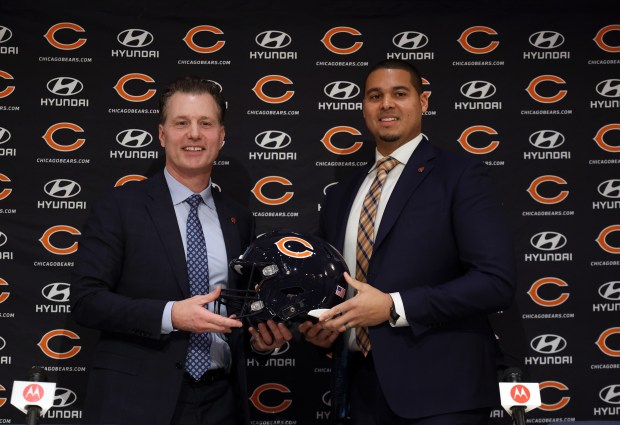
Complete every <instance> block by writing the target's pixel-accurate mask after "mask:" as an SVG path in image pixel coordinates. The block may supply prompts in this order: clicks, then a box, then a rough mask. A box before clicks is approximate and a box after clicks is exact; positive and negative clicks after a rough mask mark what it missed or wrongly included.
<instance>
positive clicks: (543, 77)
mask: <svg viewBox="0 0 620 425" xmlns="http://www.w3.org/2000/svg"><path fill="white" fill-rule="evenodd" d="M543 81H552V82H554V83H558V84H566V81H564V80H563V79H562V78H560V77H558V76H556V75H540V76H538V77H536V78H534V79H533V80H532V81H530V84H529V85H528V86H527V88H526V89H525V91H526V92H528V93H529V95H530V96H531V97H532V99H534V100H535V101H537V102H540V103H555V102H558V101H560V100H562V99H564V96H566V93H568V92H567V91H566V90H560V91H558V92H557V93H556V94H555V95H553V96H548V97H545V96H541V95H539V94H538V92H536V86H538V84H540V83H542V82H543Z"/></svg>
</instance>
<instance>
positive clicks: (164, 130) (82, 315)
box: [71, 77, 292, 425]
mask: <svg viewBox="0 0 620 425" xmlns="http://www.w3.org/2000/svg"><path fill="white" fill-rule="evenodd" d="M225 108H226V106H225V101H224V98H223V97H222V94H221V93H220V90H219V88H218V86H217V85H215V84H213V83H212V82H210V81H209V80H206V79H200V78H195V77H187V78H180V79H178V80H175V81H173V82H172V83H171V84H170V85H169V86H168V87H166V88H165V89H164V90H163V92H162V95H161V99H160V124H159V140H160V143H161V145H162V147H163V148H164V150H165V153H166V165H165V169H164V170H162V171H160V172H158V173H157V174H155V175H154V176H153V177H151V178H149V179H147V180H145V181H143V182H139V183H130V184H126V185H124V186H122V187H120V188H116V189H113V190H111V191H109V192H108V193H106V194H105V195H104V196H103V197H102V198H101V199H100V200H99V201H98V202H96V203H95V204H94V206H93V208H92V211H91V214H90V216H89V218H88V221H87V223H86V225H85V227H84V229H83V232H82V238H81V240H80V242H79V244H80V245H79V250H78V257H77V259H76V266H75V269H74V273H73V278H72V287H71V305H72V312H73V315H74V317H75V319H76V321H77V322H78V323H79V324H81V325H84V326H87V327H90V328H94V329H97V330H99V331H100V339H99V343H98V345H97V347H96V349H95V353H94V359H93V364H92V367H91V369H90V371H89V382H88V388H87V394H86V402H85V420H86V421H87V422H88V423H91V424H93V423H96V424H117V425H136V424H150V425H169V424H174V425H198V424H200V425H203V424H204V425H236V424H240V423H244V422H245V423H247V421H248V414H247V413H248V408H247V400H248V396H247V394H246V388H245V382H246V380H245V360H244V356H243V352H244V342H245V343H246V344H247V341H244V340H245V338H243V330H242V324H241V321H239V320H237V319H235V318H234V316H232V317H227V315H220V314H218V312H217V311H212V310H209V309H208V308H206V307H207V306H209V305H213V304H212V302H213V301H214V300H216V299H217V298H218V297H219V295H220V292H221V288H222V287H223V286H227V287H229V288H236V287H237V282H236V281H235V278H234V274H233V273H231V272H230V271H229V268H228V262H229V261H230V260H231V259H233V258H236V257H237V256H238V255H239V254H241V253H242V252H243V250H244V249H245V247H246V246H248V245H249V244H250V242H251V241H252V240H253V238H254V220H253V217H252V215H251V214H250V212H249V211H247V209H246V208H244V207H242V206H241V205H240V204H237V203H236V202H234V201H233V200H232V199H230V198H228V197H225V196H224V195H223V194H221V193H219V192H218V191H216V190H212V187H211V170H212V167H213V162H214V161H215V159H216V158H217V155H218V153H219V151H220V149H221V147H222V145H223V144H224V134H225V132H224V115H225V111H226V109H225ZM190 198H193V199H194V200H195V205H194V206H193V207H192V206H190V204H189V203H188V202H189V199H190ZM186 201H187V202H186ZM192 211H193V213H192ZM190 215H193V216H196V215H197V217H198V221H194V222H193V223H192V224H190V221H188V217H189V216H190ZM189 229H191V230H192V232H190V231H189ZM188 239H191V240H197V241H199V240H200V239H204V240H205V244H200V243H198V244H199V245H202V246H206V252H204V250H203V251H201V253H204V255H201V256H199V258H202V259H207V260H208V261H206V262H207V265H208V268H207V267H204V268H203V270H202V272H201V273H192V274H191V276H194V275H195V274H197V275H199V278H200V280H201V283H202V284H204V286H205V289H206V288H209V289H208V291H207V290H205V291H204V292H206V293H202V292H201V293H196V291H193V290H192V291H190V284H189V283H188V282H189V277H188V269H189V268H190V258H189V257H191V255H190V249H189V247H188V245H190V244H189V243H188ZM194 245H195V244H192V246H194ZM191 252H194V250H193V248H192V250H191ZM186 256H187V257H188V258H187V259H186ZM186 260H187V262H186ZM197 263H199V265H198V266H199V267H202V266H203V265H204V263H205V261H198V262H197ZM243 289H245V288H243ZM192 292H194V296H191V293H192ZM230 313H234V312H228V314H230ZM258 328H259V329H255V328H250V329H249V331H250V333H251V335H252V339H251V341H250V344H251V345H252V347H253V348H254V349H256V350H259V351H265V350H269V349H273V348H276V347H279V346H281V345H282V344H284V342H285V341H286V340H289V339H290V338H291V337H292V335H291V334H290V332H289V331H288V330H287V329H286V327H285V326H284V325H283V324H279V325H276V324H274V323H273V322H271V321H270V322H267V323H266V324H265V323H261V324H259V325H258ZM258 330H260V333H259V332H258ZM192 334H195V335H197V334H203V335H204V336H205V339H204V341H208V343H207V344H203V346H202V347H201V348H196V350H199V349H200V350H204V351H202V352H200V353H199V355H198V356H197V359H198V361H199V362H198V363H200V362H201V361H203V364H205V365H206V366H205V368H206V369H208V370H206V371H203V370H200V371H198V372H196V371H195V370H193V369H192V368H190V367H189V365H190V364H193V363H194V362H193V361H190V360H189V358H188V360H186V356H187V353H188V345H189V341H190V335H192ZM207 336H208V338H207ZM192 350H193V348H192ZM189 371H192V375H190V373H189ZM203 372H204V373H203Z"/></svg>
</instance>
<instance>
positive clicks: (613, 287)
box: [598, 280, 620, 301]
mask: <svg viewBox="0 0 620 425" xmlns="http://www.w3.org/2000/svg"><path fill="white" fill-rule="evenodd" d="M598 294H599V295H600V296H601V297H603V298H605V299H606V300H609V301H620V281H617V280H616V281H614V282H607V283H604V284H602V285H601V286H600V287H599V288H598Z"/></svg>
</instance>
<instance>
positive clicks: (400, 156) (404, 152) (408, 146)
mask: <svg viewBox="0 0 620 425" xmlns="http://www.w3.org/2000/svg"><path fill="white" fill-rule="evenodd" d="M425 137H426V136H425V135H424V134H422V133H420V134H418V135H417V136H416V137H414V138H413V139H411V140H410V141H408V142H407V143H405V144H404V145H402V146H401V147H399V148H398V149H396V150H395V151H394V152H392V153H391V154H390V155H389V156H391V157H392V158H394V159H397V160H398V162H399V163H401V164H403V165H406V164H407V161H409V158H411V155H413V152H414V151H415V150H416V148H417V147H418V145H419V144H420V142H421V141H422V139H423V138H425ZM381 158H383V155H381V153H379V151H378V150H377V149H375V164H374V165H373V166H372V168H371V169H370V170H369V171H368V173H371V172H373V171H374V170H375V168H377V161H378V160H380V159H381Z"/></svg>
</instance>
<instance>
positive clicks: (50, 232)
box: [39, 225, 81, 255]
mask: <svg viewBox="0 0 620 425" xmlns="http://www.w3.org/2000/svg"><path fill="white" fill-rule="evenodd" d="M58 232H67V233H70V234H72V235H75V236H79V235H81V233H80V231H79V230H78V229H76V228H75V227H71V226H64V225H59V226H52V227H50V228H49V229H47V230H46V231H45V233H43V236H41V239H39V242H41V243H42V244H43V246H44V247H45V249H47V250H48V251H49V252H51V253H52V254H57V255H68V254H73V253H74V252H76V251H77V249H78V243H77V242H73V244H71V245H70V246H68V247H67V248H57V247H55V246H54V245H52V243H51V242H50V239H52V236H54V234H55V233H58Z"/></svg>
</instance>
